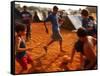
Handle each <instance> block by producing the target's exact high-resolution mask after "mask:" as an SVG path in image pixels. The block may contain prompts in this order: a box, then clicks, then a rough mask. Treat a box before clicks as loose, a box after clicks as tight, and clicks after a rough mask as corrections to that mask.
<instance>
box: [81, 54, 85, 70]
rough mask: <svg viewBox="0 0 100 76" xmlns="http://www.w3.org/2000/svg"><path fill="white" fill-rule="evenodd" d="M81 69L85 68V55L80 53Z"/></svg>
mask: <svg viewBox="0 0 100 76" xmlns="http://www.w3.org/2000/svg"><path fill="white" fill-rule="evenodd" d="M80 69H84V57H83V55H82V54H80Z"/></svg>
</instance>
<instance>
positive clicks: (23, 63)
mask: <svg viewBox="0 0 100 76" xmlns="http://www.w3.org/2000/svg"><path fill="white" fill-rule="evenodd" d="M17 61H18V62H19V64H20V65H21V67H22V69H21V70H20V71H19V72H18V74H21V73H23V72H24V71H26V70H27V69H28V67H27V64H28V63H27V58H26V57H23V58H21V59H17Z"/></svg>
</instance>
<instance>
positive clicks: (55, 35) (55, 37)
mask: <svg viewBox="0 0 100 76" xmlns="http://www.w3.org/2000/svg"><path fill="white" fill-rule="evenodd" d="M51 38H52V39H53V40H54V41H59V40H62V36H61V33H60V32H59V31H58V32H53V34H52V36H51Z"/></svg>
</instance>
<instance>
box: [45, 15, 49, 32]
mask: <svg viewBox="0 0 100 76" xmlns="http://www.w3.org/2000/svg"><path fill="white" fill-rule="evenodd" d="M49 20H50V15H49V16H48V17H47V18H46V19H45V20H44V27H45V32H46V33H49V32H48V28H47V26H46V21H49Z"/></svg>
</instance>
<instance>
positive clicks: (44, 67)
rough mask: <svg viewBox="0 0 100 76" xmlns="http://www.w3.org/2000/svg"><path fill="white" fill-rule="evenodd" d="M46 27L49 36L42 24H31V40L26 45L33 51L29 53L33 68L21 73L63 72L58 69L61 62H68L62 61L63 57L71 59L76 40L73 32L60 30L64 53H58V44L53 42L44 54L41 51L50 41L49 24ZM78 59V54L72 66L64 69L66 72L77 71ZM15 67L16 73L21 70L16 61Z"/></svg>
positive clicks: (43, 51)
mask: <svg viewBox="0 0 100 76" xmlns="http://www.w3.org/2000/svg"><path fill="white" fill-rule="evenodd" d="M47 27H48V29H49V34H47V33H46V32H45V28H44V26H43V23H33V24H32V39H30V41H29V42H27V45H28V46H32V47H34V49H33V50H32V51H30V52H29V53H30V55H31V56H32V58H33V61H34V68H32V69H31V70H30V71H29V70H26V71H25V72H23V73H33V72H55V71H65V69H64V68H61V67H60V63H61V62H63V61H66V62H67V61H68V59H66V60H64V59H63V57H64V56H67V58H70V57H71V52H72V51H71V50H72V47H73V44H74V43H75V41H76V40H77V36H76V34H75V33H74V32H71V31H66V30H64V29H61V33H62V37H63V50H64V51H65V52H60V50H59V45H58V42H55V43H53V44H52V45H50V46H49V47H48V51H47V53H46V52H45V50H44V49H43V46H45V45H46V44H47V43H48V42H49V40H50V36H51V26H50V23H47ZM79 57H80V56H79V54H78V53H76V54H75V57H74V60H73V62H72V64H70V63H68V64H66V66H64V67H65V68H66V69H67V70H79V69H78V68H79V66H80V60H79ZM15 67H16V69H15V71H16V73H17V72H19V71H20V70H21V66H20V65H19V63H18V62H17V61H16V64H15ZM28 68H29V69H30V68H31V65H30V64H29V65H28Z"/></svg>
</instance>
